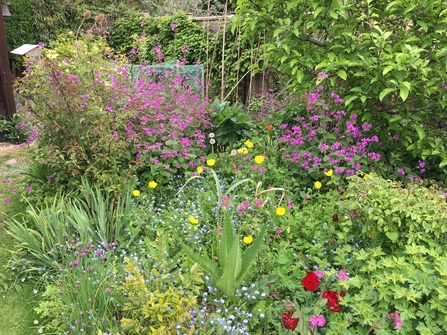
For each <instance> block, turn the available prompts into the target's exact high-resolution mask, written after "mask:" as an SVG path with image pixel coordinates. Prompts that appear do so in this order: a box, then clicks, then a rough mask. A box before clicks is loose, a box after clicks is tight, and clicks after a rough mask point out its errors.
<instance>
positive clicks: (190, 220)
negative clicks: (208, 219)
mask: <svg viewBox="0 0 447 335" xmlns="http://www.w3.org/2000/svg"><path fill="white" fill-rule="evenodd" d="M188 221H189V223H191V224H198V223H199V220H197V219H196V218H195V217H194V216H190V217H189V218H188Z"/></svg>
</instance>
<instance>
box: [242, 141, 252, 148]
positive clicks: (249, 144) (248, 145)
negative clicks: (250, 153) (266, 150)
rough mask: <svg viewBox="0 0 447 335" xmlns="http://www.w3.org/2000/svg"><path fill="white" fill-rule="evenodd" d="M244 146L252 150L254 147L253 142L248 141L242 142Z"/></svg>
mask: <svg viewBox="0 0 447 335" xmlns="http://www.w3.org/2000/svg"><path fill="white" fill-rule="evenodd" d="M244 144H245V145H246V146H247V147H248V148H249V149H251V148H253V146H254V144H253V142H252V141H250V140H246V141H245V142H244Z"/></svg>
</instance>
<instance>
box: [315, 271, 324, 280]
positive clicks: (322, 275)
mask: <svg viewBox="0 0 447 335" xmlns="http://www.w3.org/2000/svg"><path fill="white" fill-rule="evenodd" d="M315 275H316V276H317V277H318V278H320V279H321V278H323V277H324V272H323V271H315Z"/></svg>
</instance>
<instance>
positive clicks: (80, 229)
mask: <svg viewBox="0 0 447 335" xmlns="http://www.w3.org/2000/svg"><path fill="white" fill-rule="evenodd" d="M130 210H131V194H130V190H127V192H125V191H124V192H123V195H122V196H121V197H117V198H115V199H112V198H111V195H110V194H107V195H105V196H104V195H103V193H102V192H101V190H100V189H99V188H98V187H97V186H96V187H92V186H91V185H89V184H88V182H86V181H83V184H82V187H81V188H80V193H79V194H71V195H68V196H67V195H65V196H64V195H61V194H58V195H57V196H56V197H55V198H54V200H53V201H52V202H51V203H47V204H46V205H45V206H43V207H33V206H31V205H30V206H29V208H28V210H27V211H26V212H27V216H25V217H24V218H23V222H21V221H19V220H17V219H15V218H11V219H10V220H8V221H7V225H8V228H9V229H10V230H9V231H8V232H9V234H11V235H12V236H13V237H14V238H15V239H16V241H17V243H18V244H19V245H20V248H23V249H24V250H26V251H27V253H28V254H29V257H27V260H26V263H27V269H28V271H35V270H36V269H37V268H43V267H49V266H51V264H53V263H54V262H58V261H60V259H61V257H63V255H62V252H61V251H60V250H59V247H60V246H64V245H65V244H66V239H67V237H74V238H78V237H81V238H82V240H89V239H90V240H91V241H93V243H94V244H97V245H100V244H102V245H108V244H109V243H111V242H112V241H118V240H119V241H121V242H122V244H123V245H127V243H130V242H131V241H132V239H131V238H129V239H126V238H125V237H124V236H123V235H124V232H125V230H126V229H127V226H128V224H129V221H128V215H129V213H130Z"/></svg>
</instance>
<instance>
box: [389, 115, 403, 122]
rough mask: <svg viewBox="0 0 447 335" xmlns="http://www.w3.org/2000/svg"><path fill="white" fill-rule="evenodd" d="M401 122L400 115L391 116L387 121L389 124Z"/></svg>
mask: <svg viewBox="0 0 447 335" xmlns="http://www.w3.org/2000/svg"><path fill="white" fill-rule="evenodd" d="M401 120H402V116H400V115H396V116H393V117H392V118H391V119H389V121H388V122H389V123H394V122H399V121H401Z"/></svg>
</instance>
